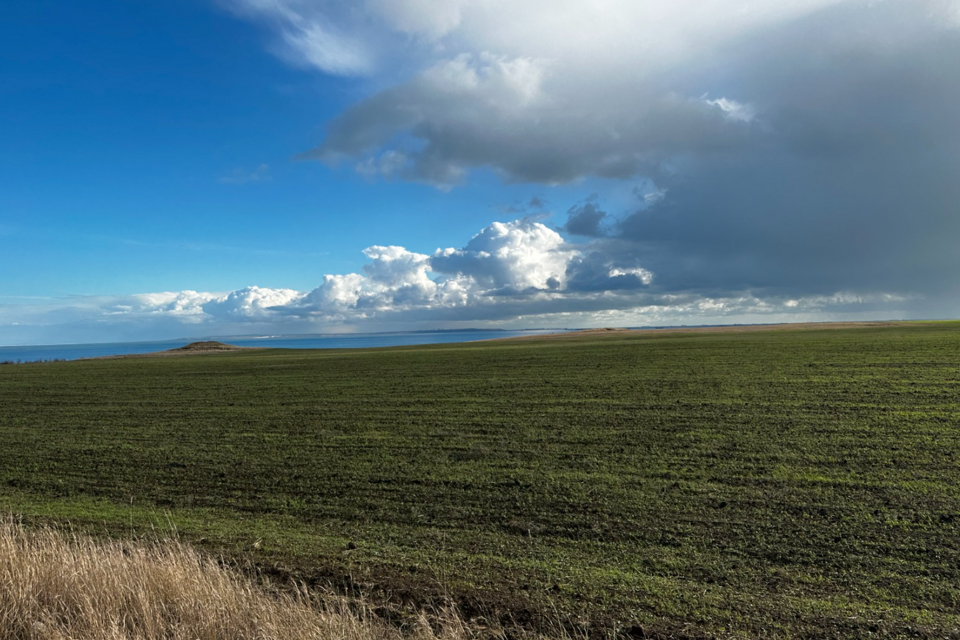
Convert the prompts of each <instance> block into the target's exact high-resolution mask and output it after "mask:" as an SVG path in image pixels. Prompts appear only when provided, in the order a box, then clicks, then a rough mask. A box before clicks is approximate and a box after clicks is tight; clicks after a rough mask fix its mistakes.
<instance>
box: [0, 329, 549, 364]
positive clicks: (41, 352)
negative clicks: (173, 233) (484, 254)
mask: <svg viewBox="0 0 960 640" xmlns="http://www.w3.org/2000/svg"><path fill="white" fill-rule="evenodd" d="M561 332H562V330H557V329H550V330H532V331H437V332H432V331H430V332H424V333H417V332H413V333H360V334H350V335H343V334H340V335H330V334H327V335H306V336H261V337H256V336H245V337H227V338H216V337H214V338H204V340H219V341H221V342H227V343H229V344H235V345H237V346H239V347H270V348H273V349H362V348H365V347H399V346H403V345H413V344H440V343H447V342H469V341H471V340H489V339H491V338H510V337H514V336H532V335H538V334H544V333H561ZM190 342H194V340H165V341H162V342H113V343H104V344H57V345H41V346H35V347H0V362H6V361H12V362H17V361H21V362H32V361H35V360H77V359H79V358H96V357H99V356H121V355H127V354H131V353H152V352H154V351H166V350H167V349H175V348H177V347H182V346H183V345H185V344H188V343H190Z"/></svg>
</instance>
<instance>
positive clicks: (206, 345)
mask: <svg viewBox="0 0 960 640" xmlns="http://www.w3.org/2000/svg"><path fill="white" fill-rule="evenodd" d="M242 348H243V347H237V346H234V345H232V344H226V343H224V342H217V341H216V340H203V341H200V342H191V343H190V344H188V345H185V346H182V347H177V348H176V349H170V351H237V350H238V349H242Z"/></svg>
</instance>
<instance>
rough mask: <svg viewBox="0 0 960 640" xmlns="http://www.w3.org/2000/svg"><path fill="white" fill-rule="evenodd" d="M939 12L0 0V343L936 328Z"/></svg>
mask: <svg viewBox="0 0 960 640" xmlns="http://www.w3.org/2000/svg"><path fill="white" fill-rule="evenodd" d="M958 56H960V3H958V2H954V1H951V0H930V1H926V0H916V1H915V0H909V1H908V0H881V1H879V2H866V1H856V0H784V1H783V2H780V3H777V4H776V6H771V5H770V3H764V2H759V1H755V2H743V1H740V0H737V1H734V0H729V1H727V0H714V1H712V2H706V3H705V2H702V1H700V2H698V1H696V0H680V1H679V2H676V3H669V4H665V3H658V2H652V1H650V2H643V1H640V0H630V1H627V0H602V1H598V2H596V3H582V2H573V1H572V0H571V1H567V0H563V1H559V2H547V0H531V1H530V2H525V3H520V4H518V3H510V2H506V1H505V0H483V1H481V0H449V1H444V2H440V1H439V0H395V1H393V2H387V1H386V0H365V1H364V2H352V3H346V2H338V1H335V0H219V1H214V0H210V1H205V0H191V1H189V2H187V1H181V0H170V1H167V2H162V3H157V2H146V1H139V0H104V1H101V2H97V3H92V4H91V3H78V2H62V1H57V2H54V1H46V0H38V1H35V2H29V3H7V4H6V5H4V6H3V7H0V132H2V134H3V137H2V139H3V144H2V145H0V247H2V250H0V344H30V343H58V342H79V341H111V340H129V339H154V338H156V339H159V338H169V337H181V336H200V335H217V334H221V335H222V334H237V333H262V332H270V333H284V332H327V331H380V330H394V329H428V328H440V327H443V328H454V327H464V326H502V327H523V326H538V327H539V326H567V327H569V326H603V325H631V326H636V325H647V324H650V325H662V324H681V323H686V324H704V323H717V322H763V321H785V320H826V319H863V318H877V319H880V318H893V317H954V316H956V315H957V313H958V312H960V305H958V304H957V294H958V292H960V291H958V287H957V286H956V284H954V280H955V274H956V273H957V269H958V267H960V258H958V253H960V252H958V251H956V246H957V241H958V240H960V216H958V213H960V211H958V205H957V202H958V198H960V187H958V185H960V180H958V178H960V175H958V173H960V171H958V167H960V163H958V162H957V160H958V159H960V158H958V155H960V124H958V116H957V115H956V113H957V110H956V107H955V105H956V104H957V99H958V98H960V65H957V64H956V63H955V62H956V60H957V59H960V58H958Z"/></svg>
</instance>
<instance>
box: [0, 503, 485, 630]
mask: <svg viewBox="0 0 960 640" xmlns="http://www.w3.org/2000/svg"><path fill="white" fill-rule="evenodd" d="M411 627H412V628H411V629H409V630H408V631H406V632H401V631H400V630H398V629H397V628H395V627H392V626H390V625H388V624H386V623H385V622H384V621H382V620H380V619H378V618H377V617H376V616H375V615H373V614H372V613H371V611H370V608H369V607H368V606H364V605H363V604H362V603H357V602H356V601H347V600H346V599H344V598H340V597H334V596H330V595H326V596H316V595H311V594H309V593H308V592H307V591H306V590H304V589H300V590H295V591H294V592H292V593H267V592H266V591H265V590H264V589H262V588H261V587H260V586H259V585H257V584H256V583H254V582H253V581H251V580H250V579H248V578H246V577H244V576H242V575H240V574H238V573H237V572H235V571H232V570H230V569H228V568H224V567H223V566H221V565H219V564H218V563H217V562H216V561H214V560H212V559H210V558H208V557H206V556H204V555H202V554H200V553H198V552H196V551H195V550H193V549H191V548H190V547H188V546H187V545H185V544H182V543H179V542H175V541H174V542H162V543H159V542H158V543H153V544H148V543H127V542H101V541H95V540H91V539H89V538H85V537H80V536H75V535H67V534H65V533H63V532H60V531H57V530H54V529H51V528H41V529H25V528H23V527H22V526H20V525H19V524H17V523H16V522H14V521H12V520H10V519H8V520H6V521H5V522H2V523H0V638H18V639H21V638H22V639H25V640H26V639H38V640H39V639H43V640H47V639H57V640H60V639H68V638H69V639H80V638H83V639H88V638H98V639H105V640H106V639H119V638H131V639H134V638H135V639H138V640H139V639H143V640H148V639H154V638H156V639H161V638H162V639H164V640H180V639H183V640H207V639H209V640H224V639H233V638H243V639H258V640H259V639H263V640H266V639H272V638H277V639H282V640H299V639H301V638H303V639H305V638H311V639H314V638H323V639H331V640H361V639H363V640H372V639H374V638H376V639H378V640H379V639H385V640H391V639H396V640H401V639H404V640H467V639H473V638H490V637H503V634H502V632H500V631H497V630H495V629H489V628H484V627H480V626H477V625H468V624H467V623H465V622H464V621H463V619H462V618H460V617H459V616H457V615H456V614H455V613H454V612H452V611H445V612H442V613H441V614H439V615H436V616H432V617H428V616H427V615H425V614H419V615H418V616H416V617H415V618H414V623H413V624H412V625H411Z"/></svg>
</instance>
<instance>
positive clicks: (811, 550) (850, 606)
mask: <svg viewBox="0 0 960 640" xmlns="http://www.w3.org/2000/svg"><path fill="white" fill-rule="evenodd" d="M822 329H823V327H810V328H798V327H793V328H791V329H790V330H779V331H778V330H763V331H742V332H717V331H698V332H685V333H662V332H659V331H650V332H642V333H633V332H612V331H611V332H606V333H605V335H602V336H591V335H575V334H574V335H567V336H557V337H550V338H541V339H524V340H504V341H493V342H484V343H473V344H459V345H433V346H426V347H404V348H393V349H374V350H357V351H282V350H257V351H246V350H243V351H237V352H227V353H222V354H210V355H205V356H203V357H197V358H136V359H110V360H90V361H83V362H70V363H42V364H27V365H19V366H11V367H3V368H2V369H0V403H2V406H3V407H4V411H3V412H2V413H0V507H2V508H5V509H8V510H13V511H16V512H20V513H24V514H26V515H27V516H29V517H32V518H39V519H55V520H70V521H71V522H73V523H75V524H76V526H78V527H81V528H84V529H87V530H90V531H95V532H100V533H107V534H110V535H116V536H124V535H128V534H129V533H131V532H137V531H143V530H148V529H150V527H159V528H160V529H164V528H169V527H170V526H171V525H173V526H176V528H177V530H178V531H179V532H180V533H181V535H183V536H184V537H185V538H187V539H189V540H192V541H195V542H196V543H197V544H199V545H201V546H204V547H206V548H208V549H211V550H215V551H218V552H223V553H224V554H226V555H227V556H229V557H233V558H239V559H243V560H247V561H250V562H252V563H253V564H254V565H255V566H257V567H258V568H259V570H261V571H263V572H267V573H269V574H271V575H274V576H280V577H290V576H293V577H295V578H299V579H302V580H304V581H306V582H308V583H319V584H327V583H333V584H336V585H339V586H341V587H346V588H352V589H358V590H370V591H377V592H378V593H383V594H387V595H388V596H389V597H391V598H394V599H396V600H397V601H407V602H410V601H416V602H421V603H431V602H441V601H443V600H444V599H445V598H451V599H453V600H454V601H456V602H458V603H459V604H460V605H461V606H462V608H463V610H464V612H465V613H466V614H467V615H468V616H469V615H473V614H477V613H486V614H495V615H497V616H502V617H503V618H504V619H507V620H510V621H512V622H514V623H516V624H518V625H533V626H535V625H536V624H537V623H538V621H539V620H543V619H550V620H554V619H556V617H557V616H558V615H559V616H561V617H562V618H563V619H565V620H567V621H568V623H569V624H570V625H571V628H573V629H575V630H581V631H584V632H586V633H593V634H595V635H598V636H599V635H603V634H606V633H609V632H613V631H616V630H619V631H620V632H621V633H622V634H628V633H632V634H633V635H634V636H639V635H641V634H647V635H654V636H656V635H660V636H663V637H667V636H669V635H674V636H684V635H685V636H687V637H699V636H709V635H714V636H724V635H730V634H734V635H735V634H741V635H742V634H746V635H750V636H767V637H769V636H791V637H852V636H864V635H867V634H870V633H872V634H874V635H875V636H887V637H905V636H906V637H909V636H915V637H942V636H944V635H950V634H955V633H958V629H960V610H958V606H960V605H958V603H960V587H958V585H960V530H958V527H960V433H958V432H957V428H956V427H957V424H960V324H957V323H910V324H905V325H902V326H895V325H892V326H879V325H869V326H862V327H835V328H831V329H830V330H822Z"/></svg>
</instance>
